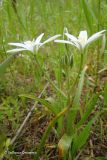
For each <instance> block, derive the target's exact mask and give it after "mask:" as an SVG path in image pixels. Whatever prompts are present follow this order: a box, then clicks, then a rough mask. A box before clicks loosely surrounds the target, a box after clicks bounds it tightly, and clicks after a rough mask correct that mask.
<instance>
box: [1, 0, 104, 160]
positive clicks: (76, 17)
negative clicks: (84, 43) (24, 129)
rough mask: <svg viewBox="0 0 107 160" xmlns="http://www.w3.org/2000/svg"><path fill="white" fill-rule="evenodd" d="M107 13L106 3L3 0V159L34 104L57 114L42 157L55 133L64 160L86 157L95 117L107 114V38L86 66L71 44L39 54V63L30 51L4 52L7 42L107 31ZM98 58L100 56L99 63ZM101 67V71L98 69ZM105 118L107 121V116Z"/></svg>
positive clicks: (53, 45) (92, 52)
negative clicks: (51, 134) (83, 151)
mask: <svg viewBox="0 0 107 160" xmlns="http://www.w3.org/2000/svg"><path fill="white" fill-rule="evenodd" d="M106 12H107V4H106V0H88V1H87V0H80V1H76V0H65V1H64V0H59V1H45V0H39V1H38V0H30V1H29V0H19V1H16V2H15V3H14V4H13V3H12V1H11V0H4V1H3V4H2V5H0V128H2V127H1V126H2V125H3V126H4V128H5V129H6V131H4V132H1V133H0V155H1V156H2V155H3V154H4V148H5V147H8V146H9V145H10V139H8V138H7V135H8V134H10V136H13V135H15V133H16V131H17V129H18V127H19V126H20V125H21V123H22V121H23V119H24V117H26V114H27V113H28V112H29V110H30V109H31V107H32V105H33V103H34V101H37V102H38V103H40V104H41V105H42V109H44V110H45V109H46V110H47V109H48V112H47V114H49V115H52V117H51V118H52V120H50V122H49V124H48V126H47V127H46V130H45V131H44V133H43V136H42V139H41V141H40V144H39V146H38V150H37V156H38V157H39V156H40V155H41V153H42V151H43V147H44V146H45V143H46V141H47V139H48V137H49V135H50V133H51V130H52V128H54V130H55V132H56V133H57V138H58V142H59V143H58V147H59V151H61V152H60V153H59V158H65V159H66V160H70V159H72V160H74V159H75V158H76V156H78V155H80V154H81V151H82V149H84V148H85V144H87V141H88V138H89V136H90V133H91V132H90V131H92V124H93V123H94V122H95V119H97V116H96V115H97V114H98V113H99V112H100V113H101V114H102V115H103V113H104V112H105V113H104V114H106V111H107V85H106V74H107V73H106V71H107V56H106V54H104V53H106V52H107V50H106V38H105V37H103V40H102V44H101V45H100V41H99V43H97V42H96V46H95V47H93V46H90V48H89V49H88V50H87V51H86V52H87V53H84V57H85V58H86V59H84V57H83V60H84V61H83V62H84V63H83V64H82V65H81V64H80V63H81V53H79V54H78V51H77V50H76V49H75V47H72V46H71V45H68V46H64V45H63V44H61V45H59V44H56V43H50V44H47V45H46V46H44V47H43V48H41V49H40V51H39V53H38V54H37V60H38V62H39V63H38V64H37V63H36V60H35V57H34V56H32V54H30V53H29V52H26V51H24V54H23V53H22V57H21V56H19V54H18V56H17V53H15V54H13V55H5V52H4V51H7V50H8V49H9V48H10V47H9V46H8V45H7V44H8V42H23V41H27V40H33V38H36V37H37V36H38V35H39V34H40V33H45V37H46V38H49V37H51V36H53V35H55V34H59V33H60V34H63V29H64V27H67V28H68V31H69V33H71V34H73V35H76V36H78V32H79V31H80V30H88V31H89V34H92V33H94V32H96V31H98V30H100V29H101V30H102V29H107V14H106ZM64 38H65V37H64ZM43 41H44V39H43ZM100 46H101V50H100ZM65 53H66V54H65ZM98 54H101V55H99V57H100V58H99V59H97V56H98ZM27 55H28V57H27ZM6 56H7V58H6V59H5V60H4V61H3V59H4V57H6ZM27 58H28V59H27ZM14 60H15V61H14ZM13 62H14V63H13ZM97 64H99V67H98V68H97V69H96V66H97ZM39 65H40V66H39ZM84 66H87V67H84ZM96 70H97V71H96ZM95 74H97V76H98V80H97V82H96V78H95V76H96V75H95ZM47 81H48V83H49V86H48V89H47V90H46V92H45V93H44V95H43V97H42V98H37V95H38V93H40V92H41V90H42V88H44V85H45V84H46V83H47ZM96 88H97V89H96ZM99 97H101V98H102V104H100V103H99ZM99 108H100V109H99ZM102 111H103V112H102ZM38 112H39V109H38V110H37V112H36V113H37V114H38ZM42 114H43V115H44V113H42ZM47 116H48V115H47ZM35 117H36V116H35ZM102 117H103V119H104V122H105V121H106V120H105V119H106V116H102ZM100 118H101V117H100ZM32 119H33V118H32ZM34 119H35V118H34ZM7 124H9V126H8V125H7ZM40 126H41V124H40ZM54 126H55V127H54ZM56 126H57V127H56ZM100 127H101V126H100V124H99V128H100ZM4 128H3V129H4ZM10 128H11V129H10ZM5 129H4V130H5ZM96 134H98V133H96ZM25 136H26V135H25ZM98 136H99V135H98ZM99 137H100V136H99ZM31 138H32V137H31ZM16 145H17V143H16ZM94 147H95V146H94ZM33 149H34V148H33ZM98 156H99V155H98ZM47 157H48V155H47ZM95 158H96V160H97V159H98V160H100V159H101V160H102V159H104V158H103V156H102V157H100V156H99V157H95ZM10 159H12V158H10ZM17 159H18V158H17ZM47 159H48V158H47ZM65 159H64V160H65Z"/></svg>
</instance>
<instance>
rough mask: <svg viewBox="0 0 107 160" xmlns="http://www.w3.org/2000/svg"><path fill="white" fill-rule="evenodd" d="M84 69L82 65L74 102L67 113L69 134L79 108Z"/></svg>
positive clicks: (85, 68)
mask: <svg viewBox="0 0 107 160" xmlns="http://www.w3.org/2000/svg"><path fill="white" fill-rule="evenodd" d="M86 70H87V66H85V67H84V69H83V71H82V73H81V77H80V80H79V83H78V87H77V90H76V94H75V98H74V102H73V107H72V108H71V110H70V112H69V114H68V117H67V132H68V133H69V134H71V132H73V126H74V121H75V117H76V114H77V111H78V110H80V109H79V108H78V107H79V106H80V97H81V93H82V88H83V84H84V77H85V72H86Z"/></svg>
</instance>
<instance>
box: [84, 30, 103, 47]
mask: <svg viewBox="0 0 107 160" xmlns="http://www.w3.org/2000/svg"><path fill="white" fill-rule="evenodd" d="M105 31H106V30H102V31H100V32H97V33H95V34H93V35H92V36H91V37H90V38H89V39H88V40H87V43H86V44H87V45H88V44H90V43H91V42H93V41H95V40H96V39H98V38H99V37H101V36H103V33H104V32H105Z"/></svg>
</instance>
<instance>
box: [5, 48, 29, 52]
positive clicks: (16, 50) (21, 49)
mask: <svg viewBox="0 0 107 160" xmlns="http://www.w3.org/2000/svg"><path fill="white" fill-rule="evenodd" d="M25 50H26V49H24V48H16V49H12V50H8V51H7V53H17V52H20V51H25Z"/></svg>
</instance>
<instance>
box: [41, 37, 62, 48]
mask: <svg viewBox="0 0 107 160" xmlns="http://www.w3.org/2000/svg"><path fill="white" fill-rule="evenodd" d="M60 36H61V35H60V34H58V35H55V36H53V37H50V38H48V39H47V40H46V41H44V42H43V43H42V44H41V46H42V45H44V44H46V43H48V42H51V41H53V40H55V39H56V38H58V37H60Z"/></svg>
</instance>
